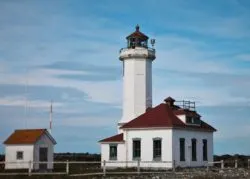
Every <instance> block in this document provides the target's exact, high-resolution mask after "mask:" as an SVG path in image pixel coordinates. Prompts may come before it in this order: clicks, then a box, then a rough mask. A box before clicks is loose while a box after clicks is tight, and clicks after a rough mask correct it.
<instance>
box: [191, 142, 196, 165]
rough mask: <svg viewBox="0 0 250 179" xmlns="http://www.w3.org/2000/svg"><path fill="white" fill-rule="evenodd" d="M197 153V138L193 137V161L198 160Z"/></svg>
mask: <svg viewBox="0 0 250 179" xmlns="http://www.w3.org/2000/svg"><path fill="white" fill-rule="evenodd" d="M196 155H197V153H196V139H192V161H197V157H196Z"/></svg>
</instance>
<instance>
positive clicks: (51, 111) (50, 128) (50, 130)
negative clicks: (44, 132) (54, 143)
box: [49, 100, 53, 134]
mask: <svg viewBox="0 0 250 179" xmlns="http://www.w3.org/2000/svg"><path fill="white" fill-rule="evenodd" d="M52 105H53V101H52V100H51V102H50V112H49V132H50V134H51V133H52V113H53V110H52Z"/></svg>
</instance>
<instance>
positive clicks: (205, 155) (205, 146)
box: [202, 139, 207, 161]
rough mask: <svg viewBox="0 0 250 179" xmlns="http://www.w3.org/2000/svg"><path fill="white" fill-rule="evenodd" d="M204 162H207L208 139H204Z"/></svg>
mask: <svg viewBox="0 0 250 179" xmlns="http://www.w3.org/2000/svg"><path fill="white" fill-rule="evenodd" d="M202 141H203V161H207V139H203V140H202Z"/></svg>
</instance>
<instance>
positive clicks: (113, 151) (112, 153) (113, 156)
mask: <svg viewBox="0 0 250 179" xmlns="http://www.w3.org/2000/svg"><path fill="white" fill-rule="evenodd" d="M109 160H117V145H116V144H110V145H109Z"/></svg>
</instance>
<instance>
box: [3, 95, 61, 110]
mask: <svg viewBox="0 0 250 179" xmlns="http://www.w3.org/2000/svg"><path fill="white" fill-rule="evenodd" d="M0 105H1V106H12V107H17V106H21V107H22V106H23V107H25V106H26V107H27V108H49V106H50V101H43V100H26V98H25V97H24V96H9V97H3V98H0ZM62 105H63V104H62V103H57V102H55V103H53V106H58V107H59V106H62Z"/></svg>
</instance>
